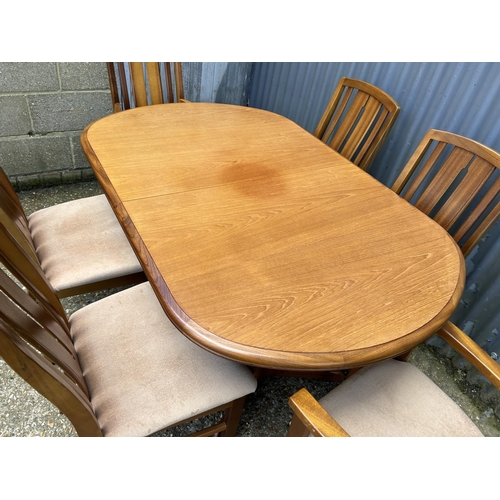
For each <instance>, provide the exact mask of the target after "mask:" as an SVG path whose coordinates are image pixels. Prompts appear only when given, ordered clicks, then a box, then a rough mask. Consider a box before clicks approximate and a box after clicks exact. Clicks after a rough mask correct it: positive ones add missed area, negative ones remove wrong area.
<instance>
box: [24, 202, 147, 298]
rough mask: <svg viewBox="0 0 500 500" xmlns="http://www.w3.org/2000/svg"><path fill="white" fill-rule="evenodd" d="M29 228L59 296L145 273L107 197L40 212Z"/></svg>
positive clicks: (46, 272)
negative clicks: (78, 289)
mask: <svg viewBox="0 0 500 500" xmlns="http://www.w3.org/2000/svg"><path fill="white" fill-rule="evenodd" d="M28 223H29V229H30V232H31V236H32V238H33V243H34V245H35V250H36V254H37V256H38V258H39V260H40V263H41V265H42V269H43V270H44V272H45V274H46V276H47V278H48V280H49V281H50V283H51V284H52V286H53V287H54V290H55V291H56V292H57V293H58V294H59V296H64V295H65V294H64V295H61V293H64V291H66V290H71V289H74V288H78V287H85V285H87V284H88V283H89V280H90V279H91V280H92V281H93V282H106V281H109V280H113V279H115V278H118V277H120V276H124V275H130V276H131V275H134V274H137V273H142V267H141V265H140V264H139V261H138V260H137V257H136V256H135V253H134V251H133V250H132V247H131V246H130V244H129V242H128V240H127V237H126V236H125V233H124V232H123V230H122V228H121V227H120V224H119V223H118V220H117V219H116V217H115V214H114V213H113V210H112V209H111V207H110V206H109V203H108V200H107V199H106V197H105V196H104V195H99V196H93V197H89V198H81V199H79V200H74V201H68V202H66V203H61V204H59V205H54V206H52V207H48V208H44V209H42V210H38V211H37V212H35V213H33V214H32V215H31V216H29V217H28ZM138 281H140V280H138Z"/></svg>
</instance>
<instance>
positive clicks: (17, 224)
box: [0, 167, 38, 260]
mask: <svg viewBox="0 0 500 500" xmlns="http://www.w3.org/2000/svg"><path fill="white" fill-rule="evenodd" d="M0 222H1V223H2V224H4V226H5V227H6V228H7V229H8V230H9V232H10V233H11V234H12V235H14V236H15V237H16V240H17V242H18V243H19V244H20V245H21V246H22V247H23V248H24V250H25V251H26V252H27V253H28V254H30V255H31V256H32V257H33V258H34V259H35V260H38V257H37V256H36V253H35V245H34V243H33V240H32V239H31V233H30V230H29V225H28V219H27V217H26V214H25V212H24V209H23V206H22V205H21V201H20V200H19V197H18V196H17V194H16V192H15V191H14V188H13V187H12V184H11V183H10V181H9V178H8V177H7V175H6V174H5V172H4V171H3V169H2V168H1V167H0Z"/></svg>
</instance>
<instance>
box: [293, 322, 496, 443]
mask: <svg viewBox="0 0 500 500" xmlns="http://www.w3.org/2000/svg"><path fill="white" fill-rule="evenodd" d="M438 335H439V336H440V337H442V338H443V339H444V340H446V341H447V342H448V343H449V344H450V345H451V346H452V347H453V348H455V349H456V351H457V352H459V353H460V354H462V355H463V356H464V357H465V358H466V359H467V360H468V361H469V362H470V363H471V364H472V365H473V366H475V367H476V368H477V369H478V370H479V371H480V372H481V373H482V374H483V375H484V376H485V377H487V378H488V379H489V380H490V381H491V382H492V383H493V385H494V386H495V387H496V388H497V389H499V390H500V365H498V363H497V362H496V361H494V360H493V359H492V358H491V357H490V356H489V355H488V353H486V352H485V351H484V350H483V349H481V347H480V346H479V345H477V344H476V343H475V342H474V341H473V340H472V339H471V338H470V337H468V336H467V335H466V334H465V333H464V332H462V331H461V330H460V329H459V328H457V327H456V326H455V325H453V324H452V323H450V322H447V323H446V324H445V325H444V326H443V327H442V328H441V329H440V330H439V332H438ZM289 404H290V406H291V408H292V410H293V418H292V422H291V424H290V427H289V430H288V434H287V435H288V436H290V437H292V436H295V437H300V436H308V435H313V436H325V437H334V436H335V437H347V436H360V437H363V436H364V437H367V436H370V437H378V436H387V437H388V436H393V437H407V436H408V437H409V436H427V437H432V436H443V437H444V436H455V437H459V436H482V433H481V432H480V430H479V429H478V428H477V426H476V425H475V424H474V423H473V422H472V420H471V419H470V418H469V417H468V416H467V415H466V414H465V413H464V412H463V410H462V409H461V408H460V407H459V406H458V405H457V404H456V403H455V402H454V401H453V400H452V399H451V398H450V397H448V395H447V394H445V393H444V391H442V390H441V389H440V388H439V387H438V386H437V385H436V384H434V382H432V381H431V380H430V379H429V378H428V377H427V376H426V375H424V374H423V373H422V372H421V371H420V370H419V369H418V368H416V367H415V366H413V365H412V364H410V363H406V362H404V361H396V360H392V359H390V360H386V361H382V362H380V363H377V364H375V365H371V366H367V367H364V368H362V369H361V370H359V371H358V372H356V373H355V374H354V375H352V376H351V377H350V378H348V379H347V380H346V381H345V382H342V383H341V384H340V385H339V386H337V387H336V388H335V389H333V390H332V391H330V392H329V393H328V394H327V395H326V396H325V397H323V398H322V399H320V400H319V402H318V401H317V400H316V399H315V398H314V397H313V396H312V395H311V394H310V393H309V392H308V391H307V390H306V389H305V388H302V389H300V390H299V391H298V392H296V393H295V394H294V395H293V396H292V397H291V398H290V400H289Z"/></svg>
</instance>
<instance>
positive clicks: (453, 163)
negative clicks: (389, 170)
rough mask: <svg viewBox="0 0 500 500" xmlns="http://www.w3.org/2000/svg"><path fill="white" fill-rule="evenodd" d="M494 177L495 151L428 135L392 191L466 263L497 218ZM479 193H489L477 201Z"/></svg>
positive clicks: (447, 135) (498, 165) (439, 133)
mask: <svg viewBox="0 0 500 500" xmlns="http://www.w3.org/2000/svg"><path fill="white" fill-rule="evenodd" d="M431 146H433V149H432V148H431ZM431 149H432V151H431ZM428 151H429V153H430V154H428V155H427V157H426V153H427V152H428ZM423 160H425V162H424V161H423ZM437 167H439V169H438V171H437V172H435V174H434V175H432V174H433V173H434V170H435V169H436V168H437ZM498 171H500V154H499V153H497V152H496V151H494V150H493V149H491V148H489V147H487V146H485V145H483V144H481V143H479V142H476V141H474V140H472V139H469V138H467V137H463V136H461V135H458V134H453V133H451V132H445V131H443V130H436V129H431V130H429V131H428V132H427V133H426V135H425V136H424V138H423V139H422V141H421V142H420V144H419V145H418V146H417V148H416V149H415V151H414V153H413V154H412V156H411V157H410V159H409V160H408V162H407V164H406V165H405V167H404V168H403V170H402V171H401V173H400V174H399V176H398V178H397V179H396V181H395V183H394V184H393V186H392V190H393V191H394V192H396V193H397V194H400V195H402V197H403V198H404V199H405V200H407V201H409V202H412V203H413V204H414V206H415V207H416V208H418V209H419V210H421V211H422V212H424V213H425V214H426V215H429V216H430V217H432V218H433V219H434V220H435V221H436V222H437V223H438V224H440V225H441V226H442V227H443V228H444V229H446V230H447V231H448V232H449V233H450V234H451V235H452V237H453V238H454V240H455V241H456V242H457V244H459V246H460V247H461V249H462V252H463V254H464V256H465V257H467V256H468V255H469V254H470V252H471V251H472V250H473V249H474V248H475V246H476V245H477V244H478V243H479V241H480V240H481V238H483V236H484V235H485V234H486V233H487V232H488V230H489V229H490V227H491V226H492V225H493V223H494V222H495V221H496V220H497V219H498V217H499V216H500V202H498V203H497V204H496V205H494V206H492V205H493V202H494V200H495V198H496V197H497V196H498V194H499V193H500V176H499V177H497V178H496V179H495V180H494V181H493V182H492V183H491V179H493V176H494V175H497V173H498ZM461 177H462V178H461ZM429 178H430V180H429ZM488 181H490V184H491V185H490V186H489V187H488ZM423 188H425V189H423ZM483 189H487V192H486V193H485V194H484V195H482V197H481V199H480V200H479V201H477V200H475V198H476V197H477V195H478V194H479V193H480V191H481V190H483ZM420 191H421V192H420ZM414 198H417V199H416V201H415V199H414ZM474 205H475V206H474ZM468 210H469V211H470V213H469V214H468V215H467V213H466V212H467V211H468ZM434 212H436V213H434ZM483 216H484V219H483V220H482V221H481V222H480V219H481V217H483ZM464 217H465V219H464ZM457 225H458V226H459V227H458V228H456V226H457Z"/></svg>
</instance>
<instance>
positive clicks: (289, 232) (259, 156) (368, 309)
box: [81, 103, 465, 371]
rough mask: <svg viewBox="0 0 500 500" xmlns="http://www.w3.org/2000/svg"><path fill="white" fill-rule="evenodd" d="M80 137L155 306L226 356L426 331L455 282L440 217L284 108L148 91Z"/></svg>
mask: <svg viewBox="0 0 500 500" xmlns="http://www.w3.org/2000/svg"><path fill="white" fill-rule="evenodd" d="M81 142H82V146H83V150H84V152H85V154H86V156H87V158H88V160H89V162H90V164H91V166H92V168H93V170H94V172H95V174H96V176H97V178H98V180H99V181H100V183H101V185H102V187H103V190H104V192H105V193H106V196H107V198H108V200H109V202H110V204H111V206H112V207H113V209H114V211H115V213H116V215H117V218H118V220H119V221H120V223H121V225H122V226H123V229H124V231H125V233H126V235H127V237H128V239H129V241H130V243H131V244H132V246H133V248H134V250H135V252H136V254H137V256H138V257H139V259H140V261H141V263H142V265H143V267H144V270H145V272H146V275H147V276H148V279H149V281H150V282H151V285H152V286H153V288H154V290H155V293H156V295H157V297H158V299H159V301H160V303H161V305H162V306H163V308H164V310H165V313H166V314H167V315H168V316H169V318H170V319H171V320H172V321H173V322H174V323H175V325H176V326H177V327H178V329H179V330H180V331H181V332H183V333H184V334H185V335H186V336H187V337H188V338H190V339H191V340H192V341H193V342H195V343H196V344H198V345H200V346H202V347H203V348H205V349H207V350H209V351H211V352H213V353H216V354H218V355H220V356H223V357H226V358H229V359H233V360H236V361H239V362H241V363H245V364H248V365H252V366H255V367H262V368H272V369H279V370H304V371H325V370H339V369H348V368H354V367H358V366H362V365H366V364H369V363H373V362H376V361H379V360H382V359H386V358H390V357H395V356H397V355H399V354H401V353H403V352H405V351H407V350H408V349H411V348H412V347H414V346H416V345H417V344H419V343H421V342H422V341H424V340H425V339H427V338H428V337H430V336H431V335H432V334H433V333H434V332H435V331H436V330H437V329H438V328H439V327H440V325H442V324H443V323H444V322H445V321H446V320H447V319H448V318H449V317H450V315H451V314H452V313H453V311H454V309H455V307H456V306H457V304H458V301H459V299H460V297H461V294H462V291H463V287H464V277H465V264H464V259H463V256H462V253H461V251H460V249H459V248H458V246H457V245H456V243H455V242H454V241H453V239H452V238H451V237H450V236H449V235H448V233H447V232H446V231H445V230H444V229H442V228H441V226H439V225H438V224H436V223H435V222H434V221H433V220H432V219H430V218H428V217H427V216H426V215H424V214H422V213H421V212H420V211H419V210H417V209H415V208H414V207H413V206H411V205H410V204H409V203H407V202H406V201H405V200H403V199H401V198H400V197H399V196H397V195H396V194H395V193H394V192H392V191H391V190H390V189H388V188H387V187H385V186H384V185H382V184H381V183H379V182H378V181H377V180H375V179H374V178H373V177H371V176H370V175H369V174H367V173H366V172H364V171H362V170H361V169H359V168H358V167H356V166H355V165H353V164H352V163H351V162H349V161H348V160H347V159H345V158H343V157H342V156H340V155H339V154H338V153H336V152H335V151H333V150H332V149H330V148H329V147H328V146H326V145H325V144H323V143H322V142H321V141H320V140H318V139H317V138H315V137H313V136H312V135H311V134H310V133H308V132H307V131H305V130H304V129H302V128H301V127H300V126H298V125H297V124H295V123H294V122H292V121H291V120H289V119H287V118H285V117H283V116H280V115H277V114H274V113H271V112H268V111H264V110H260V109H254V108H249V107H241V106H232V105H223V104H208V103H207V104H204V103H180V104H165V105H155V106H145V107H141V108H135V109H132V110H127V111H123V112H119V113H116V114H113V115H110V116H107V117H104V118H102V119H100V120H98V121H96V122H94V123H92V124H90V125H89V126H88V127H87V128H86V129H85V130H84V132H83V134H82V137H81ZM398 167H399V166H398V165H388V168H398Z"/></svg>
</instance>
